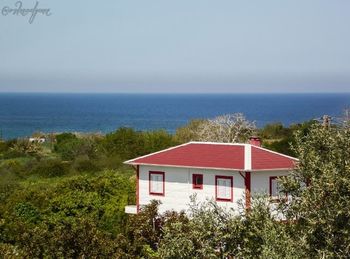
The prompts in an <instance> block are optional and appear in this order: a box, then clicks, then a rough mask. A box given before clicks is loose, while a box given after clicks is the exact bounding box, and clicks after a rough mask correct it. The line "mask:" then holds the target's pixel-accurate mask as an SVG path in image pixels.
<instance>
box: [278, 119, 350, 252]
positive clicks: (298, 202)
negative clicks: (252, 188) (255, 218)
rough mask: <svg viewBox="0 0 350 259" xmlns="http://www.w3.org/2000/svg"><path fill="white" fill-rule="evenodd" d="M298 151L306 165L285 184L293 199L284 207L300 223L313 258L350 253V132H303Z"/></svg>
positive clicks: (317, 127) (301, 163)
mask: <svg viewBox="0 0 350 259" xmlns="http://www.w3.org/2000/svg"><path fill="white" fill-rule="evenodd" d="M295 141H296V142H295V145H294V150H295V152H296V153H297V155H298V157H299V159H300V161H299V164H298V168H297V170H296V171H295V172H293V174H292V175H291V176H290V177H288V178H286V179H284V180H283V182H282V183H283V186H284V191H286V192H288V193H289V195H291V196H292V201H291V202H290V203H288V204H284V205H283V206H282V209H283V210H284V212H285V214H286V215H287V216H288V219H289V220H296V222H297V226H296V227H298V228H299V229H300V233H299V235H301V236H304V237H305V239H306V240H307V244H308V245H307V246H306V247H305V249H307V252H308V253H309V254H310V257H323V258H324V257H327V258H328V257H330V258H345V257H346V256H347V255H349V254H350V210H349V208H350V129H349V128H346V127H343V128H339V127H338V128H335V127H332V128H327V129H325V128H323V127H322V126H320V125H314V126H312V127H311V129H310V130H309V132H308V134H307V135H304V134H303V132H301V131H300V132H298V133H297V135H296V137H295Z"/></svg>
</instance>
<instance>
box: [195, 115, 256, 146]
mask: <svg viewBox="0 0 350 259" xmlns="http://www.w3.org/2000/svg"><path fill="white" fill-rule="evenodd" d="M255 130H256V127H255V123H254V122H250V121H248V120H247V119H246V118H245V116H244V115H243V114H242V113H233V114H225V115H221V116H218V117H215V118H214V119H209V120H207V121H206V122H205V123H203V124H201V125H200V126H199V129H198V137H197V138H198V139H197V140H199V141H214V142H225V143H235V142H245V141H247V139H248V138H249V137H251V136H252V135H253V132H254V131H255Z"/></svg>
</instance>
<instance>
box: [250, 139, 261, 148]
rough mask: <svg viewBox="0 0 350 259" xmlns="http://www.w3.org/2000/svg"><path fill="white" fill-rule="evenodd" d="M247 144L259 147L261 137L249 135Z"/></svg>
mask: <svg viewBox="0 0 350 259" xmlns="http://www.w3.org/2000/svg"><path fill="white" fill-rule="evenodd" d="M249 144H251V145H253V146H257V147H261V139H260V138H259V137H257V136H251V137H250V138H249Z"/></svg>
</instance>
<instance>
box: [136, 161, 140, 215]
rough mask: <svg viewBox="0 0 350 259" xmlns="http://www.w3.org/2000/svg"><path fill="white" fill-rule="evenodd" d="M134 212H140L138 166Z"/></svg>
mask: <svg viewBox="0 0 350 259" xmlns="http://www.w3.org/2000/svg"><path fill="white" fill-rule="evenodd" d="M136 211H137V213H139V211H140V166H139V165H137V167H136Z"/></svg>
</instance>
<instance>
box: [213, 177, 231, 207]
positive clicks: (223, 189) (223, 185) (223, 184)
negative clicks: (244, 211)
mask: <svg viewBox="0 0 350 259" xmlns="http://www.w3.org/2000/svg"><path fill="white" fill-rule="evenodd" d="M232 186H233V177H232V176H218V175H217V176H215V196H216V200H217V201H233V190H232Z"/></svg>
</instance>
